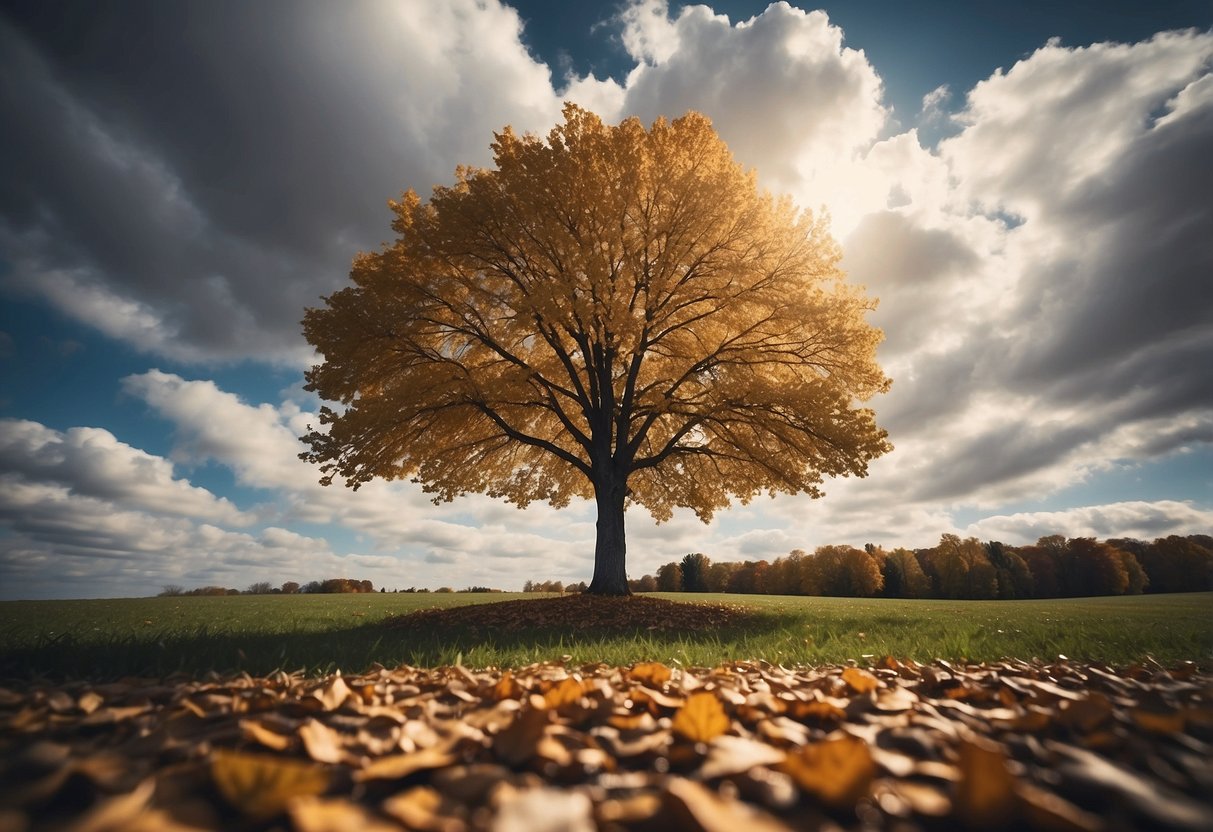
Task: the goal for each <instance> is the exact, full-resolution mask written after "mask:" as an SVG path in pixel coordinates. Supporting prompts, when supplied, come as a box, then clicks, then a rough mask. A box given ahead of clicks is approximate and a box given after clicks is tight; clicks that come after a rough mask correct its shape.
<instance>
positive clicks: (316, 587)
mask: <svg viewBox="0 0 1213 832" xmlns="http://www.w3.org/2000/svg"><path fill="white" fill-rule="evenodd" d="M376 591H378V592H388V591H389V590H388V589H387V588H386V587H380V588H379V589H378V590H376V589H375V585H374V584H373V583H371V582H370V581H355V580H352V579H350V578H329V579H328V580H327V581H309V582H308V583H306V584H300V583H298V582H296V581H287V582H286V583H284V584H282V586H274V585H273V584H271V583H270V582H269V581H260V582H258V583H255V584H251V585H250V586H249V587H248V589H244V590H240V589H228V588H227V587H222V586H201V587H198V588H196V589H186V588H185V587H181V586H177V585H176V584H169V585H168V586H166V587H164V589H162V590H161V591H160V593H159V594H160V595H161V596H170V597H171V596H179V595H305V594H306V595H323V594H333V593H341V592H376ZM390 591H391V592H431V591H433V592H501V590H500V589H493V588H491V587H487V586H469V587H467V588H465V589H451V588H450V587H449V586H441V587H438V589H435V590H429V589H426V588H424V587H423V588H421V589H418V588H417V587H415V586H410V587H409V588H408V589H393V590H390Z"/></svg>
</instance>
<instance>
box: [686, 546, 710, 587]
mask: <svg viewBox="0 0 1213 832" xmlns="http://www.w3.org/2000/svg"><path fill="white" fill-rule="evenodd" d="M680 565H681V566H682V591H683V592H707V591H708V586H707V571H708V569H710V568H711V566H712V561H711V560H710V559H709V558H708V556H707V555H705V554H703V552H692V553H691V554H689V555H687V556H686V557H684V558H683V559H682V563H681V564H680Z"/></svg>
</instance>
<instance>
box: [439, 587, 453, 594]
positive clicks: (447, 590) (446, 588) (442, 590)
mask: <svg viewBox="0 0 1213 832" xmlns="http://www.w3.org/2000/svg"><path fill="white" fill-rule="evenodd" d="M434 591H435V592H442V593H451V592H454V591H455V590H453V589H451V588H450V587H449V586H440V587H438V588H437V589H435V590H434Z"/></svg>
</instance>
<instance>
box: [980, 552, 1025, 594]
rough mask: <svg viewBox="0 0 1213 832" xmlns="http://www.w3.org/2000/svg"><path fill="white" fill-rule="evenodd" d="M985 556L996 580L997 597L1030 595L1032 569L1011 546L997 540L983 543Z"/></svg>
mask: <svg viewBox="0 0 1213 832" xmlns="http://www.w3.org/2000/svg"><path fill="white" fill-rule="evenodd" d="M985 547H986V558H987V559H988V560H989V561H990V564H991V565H992V566H993V567H994V572H995V577H996V579H997V581H998V594H997V597H998V598H1001V599H1003V600H1004V601H1006V600H1014V599H1016V598H1031V597H1032V570H1031V569H1029V568H1028V564H1027V562H1026V561H1024V559H1023V557H1022V556H1020V554H1019V552H1018V551H1016V549H1015V548H1014V547H1012V546H1006V545H1004V544H1002V543H1000V542H998V541H997V540H994V541H990V542H989V543H986V544H985Z"/></svg>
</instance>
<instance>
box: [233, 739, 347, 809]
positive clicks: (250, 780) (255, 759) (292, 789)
mask: <svg viewBox="0 0 1213 832" xmlns="http://www.w3.org/2000/svg"><path fill="white" fill-rule="evenodd" d="M211 777H212V779H214V781H215V786H216V787H218V789H219V793H220V794H222V795H223V797H224V799H225V800H227V802H228V803H230V804H231V805H232V806H234V807H235V808H237V809H239V810H240V811H242V812H244V813H245V814H246V815H251V816H252V817H255V818H268V817H272V816H274V815H277V814H279V813H280V812H282V811H283V810H284V809H285V808H286V805H287V803H289V802H290V800H291V798H293V797H298V796H300V795H317V794H320V793H322V792H323V791H324V790H325V789H327V788H328V786H329V776H328V773H327V772H326V771H325V770H324V769H322V768H320V767H319V766H316V765H314V764H312V763H302V762H299V761H297V760H290V759H283V758H281V757H272V756H269V755H266V754H246V753H243V752H240V751H222V750H221V751H216V752H215V756H214V757H213V758H212V760H211Z"/></svg>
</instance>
